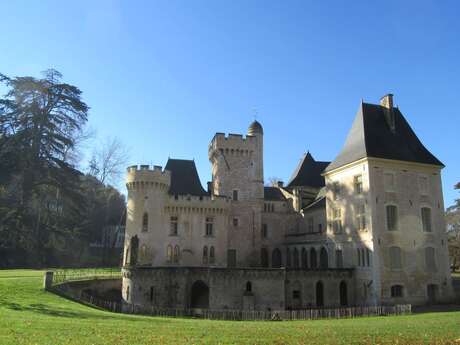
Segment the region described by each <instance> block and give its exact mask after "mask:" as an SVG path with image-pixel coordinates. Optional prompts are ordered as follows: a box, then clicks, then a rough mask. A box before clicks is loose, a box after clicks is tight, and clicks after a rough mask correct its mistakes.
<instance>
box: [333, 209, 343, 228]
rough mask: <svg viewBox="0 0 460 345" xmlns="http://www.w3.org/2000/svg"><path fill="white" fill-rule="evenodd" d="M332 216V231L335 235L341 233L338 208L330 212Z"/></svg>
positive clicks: (340, 218) (340, 219) (340, 215)
mask: <svg viewBox="0 0 460 345" xmlns="http://www.w3.org/2000/svg"><path fill="white" fill-rule="evenodd" d="M332 214H333V221H332V230H333V231H334V233H335V234H339V233H341V232H342V212H341V210H340V208H336V209H334V210H333V212H332Z"/></svg>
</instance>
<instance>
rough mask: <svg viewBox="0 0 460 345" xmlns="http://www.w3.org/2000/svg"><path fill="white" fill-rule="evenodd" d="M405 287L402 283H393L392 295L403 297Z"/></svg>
mask: <svg viewBox="0 0 460 345" xmlns="http://www.w3.org/2000/svg"><path fill="white" fill-rule="evenodd" d="M402 296H403V287H402V285H393V286H392V287H391V297H402Z"/></svg>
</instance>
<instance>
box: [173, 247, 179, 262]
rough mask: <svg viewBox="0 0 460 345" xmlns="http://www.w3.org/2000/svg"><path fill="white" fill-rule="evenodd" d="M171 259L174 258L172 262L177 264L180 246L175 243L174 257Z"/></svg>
mask: <svg viewBox="0 0 460 345" xmlns="http://www.w3.org/2000/svg"><path fill="white" fill-rule="evenodd" d="M173 260H174V263H176V264H177V263H178V262H179V260H180V248H179V246H178V245H176V246H175V247H174V258H173Z"/></svg>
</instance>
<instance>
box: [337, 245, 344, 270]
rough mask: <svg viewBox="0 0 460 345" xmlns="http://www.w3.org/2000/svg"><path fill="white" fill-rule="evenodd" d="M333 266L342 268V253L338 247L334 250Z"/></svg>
mask: <svg viewBox="0 0 460 345" xmlns="http://www.w3.org/2000/svg"><path fill="white" fill-rule="evenodd" d="M335 267H337V268H343V254H342V250H340V249H337V250H336V251H335Z"/></svg>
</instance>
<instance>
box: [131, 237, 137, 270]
mask: <svg viewBox="0 0 460 345" xmlns="http://www.w3.org/2000/svg"><path fill="white" fill-rule="evenodd" d="M130 247H131V255H130V258H129V264H130V265H137V253H138V251H139V238H138V237H137V235H136V236H133V237H131V245H130Z"/></svg>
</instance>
